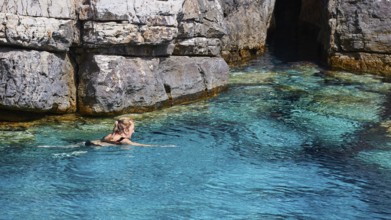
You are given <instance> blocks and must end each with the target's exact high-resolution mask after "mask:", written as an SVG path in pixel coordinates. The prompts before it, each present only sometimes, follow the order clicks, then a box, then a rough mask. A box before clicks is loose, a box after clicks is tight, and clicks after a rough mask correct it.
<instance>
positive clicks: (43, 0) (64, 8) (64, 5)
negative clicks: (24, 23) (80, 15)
mask: <svg viewBox="0 0 391 220" xmlns="http://www.w3.org/2000/svg"><path fill="white" fill-rule="evenodd" d="M76 3H77V1H75V0H61V1H55V0H2V1H0V13H8V14H13V15H21V16H30V17H45V18H61V19H76Z"/></svg>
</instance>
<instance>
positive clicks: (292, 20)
mask: <svg viewBox="0 0 391 220" xmlns="http://www.w3.org/2000/svg"><path fill="white" fill-rule="evenodd" d="M322 21H323V20H322V5H321V3H319V1H312V0H276V3H275V8H274V13H273V18H272V21H271V24H270V27H269V30H268V35H267V41H266V42H267V47H268V49H269V51H270V52H271V53H272V54H273V55H274V56H276V57H277V58H278V59H280V60H282V61H284V62H297V61H311V62H315V63H318V64H323V63H324V62H323V60H324V59H323V57H324V56H323V51H324V49H323V47H322V44H321V36H320V33H321V27H322Z"/></svg>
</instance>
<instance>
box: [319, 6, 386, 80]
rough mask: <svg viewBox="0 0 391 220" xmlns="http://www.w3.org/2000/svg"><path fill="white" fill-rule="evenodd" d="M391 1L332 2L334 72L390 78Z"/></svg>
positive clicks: (331, 58)
mask: <svg viewBox="0 0 391 220" xmlns="http://www.w3.org/2000/svg"><path fill="white" fill-rule="evenodd" d="M390 15H391V1H388V0H367V1H359V0H349V1H345V0H329V1H328V14H327V16H328V28H327V30H328V31H327V32H326V34H327V36H329V38H327V39H328V40H329V41H328V42H327V47H326V48H327V49H328V54H329V57H328V58H329V64H330V66H331V67H332V68H336V69H345V70H354V71H361V72H371V73H377V74H383V75H388V76H390V75H391V17H390Z"/></svg>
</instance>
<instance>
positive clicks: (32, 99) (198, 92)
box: [0, 0, 391, 121]
mask: <svg viewBox="0 0 391 220" xmlns="http://www.w3.org/2000/svg"><path fill="white" fill-rule="evenodd" d="M284 1H285V0H255V1H250V0H142V1H138V0H137V1H136V0H126V1H123V0H64V1H61V2H56V3H53V2H52V0H36V1H32V0H4V1H3V2H2V3H0V121H1V120H2V121H4V120H10V118H12V119H13V120H14V119H15V120H17V119H18V116H19V118H20V120H24V119H25V118H26V117H25V116H23V113H24V112H25V113H26V115H34V114H38V115H39V114H42V115H45V114H60V115H61V114H68V113H80V114H82V115H87V116H103V115H116V114H123V113H129V112H144V111H151V110H156V109H160V108H163V107H167V106H172V105H175V104H179V103H183V102H189V101H193V100H196V99H199V98H203V97H210V96H213V95H215V94H217V93H218V92H219V91H221V90H223V89H224V88H226V86H227V83H228V75H229V67H228V65H227V63H229V64H232V63H236V62H241V61H243V60H246V59H249V58H250V57H252V56H254V55H260V54H262V53H263V51H264V49H265V45H266V39H267V37H268V30H270V29H273V28H276V27H279V25H280V23H279V20H278V19H279V18H278V16H280V15H278V14H277V13H275V11H276V10H277V9H276V8H275V7H277V6H278V5H283V4H286V2H284ZM295 1H296V0H295ZM297 1H298V4H297V5H299V6H300V8H299V10H300V13H299V14H298V18H297V19H298V20H297V21H295V22H298V23H300V25H301V24H306V25H309V26H311V28H312V29H313V30H316V32H315V35H316V41H317V44H319V47H321V48H322V51H321V53H322V54H324V56H325V60H327V63H328V65H329V66H330V68H333V69H344V70H351V71H361V72H362V71H364V72H370V73H375V74H381V75H391V32H390V30H391V19H390V18H389V17H388V15H389V14H390V12H391V2H389V1H383V0H380V1H375V0H371V1H367V2H361V1H358V0H353V1H350V2H349V3H347V2H344V1H342V0H328V1H321V3H316V4H315V3H313V2H312V1H309V0H297ZM276 21H277V22H276ZM300 25H299V26H300ZM315 35H314V36H315ZM27 113H28V114H27ZM27 118H28V117H27ZM33 118H34V117H33Z"/></svg>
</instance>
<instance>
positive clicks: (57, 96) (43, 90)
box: [0, 48, 76, 113]
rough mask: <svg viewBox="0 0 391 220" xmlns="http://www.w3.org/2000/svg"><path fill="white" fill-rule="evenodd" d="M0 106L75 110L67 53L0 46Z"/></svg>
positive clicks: (41, 110)
mask: <svg viewBox="0 0 391 220" xmlns="http://www.w3.org/2000/svg"><path fill="white" fill-rule="evenodd" d="M0 109H8V110H20V111H29V112H48V113H68V112H75V111H76V88H75V80H74V67H73V65H72V63H71V61H70V59H69V57H68V55H67V54H65V53H60V54H56V53H49V52H46V51H27V50H17V49H13V50H9V49H4V48H3V49H0Z"/></svg>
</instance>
